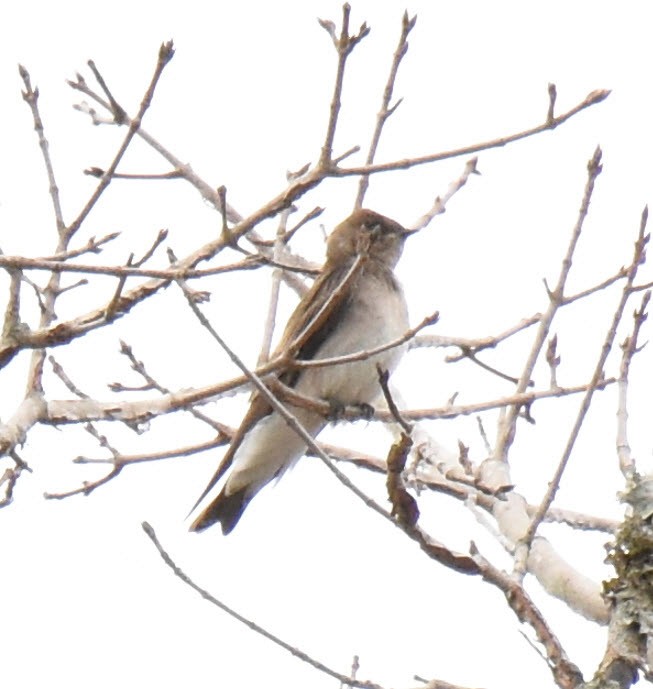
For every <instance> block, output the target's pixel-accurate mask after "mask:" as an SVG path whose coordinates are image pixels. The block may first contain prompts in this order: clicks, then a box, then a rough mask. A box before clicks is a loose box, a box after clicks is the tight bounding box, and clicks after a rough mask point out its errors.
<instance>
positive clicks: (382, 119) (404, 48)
mask: <svg viewBox="0 0 653 689" xmlns="http://www.w3.org/2000/svg"><path fill="white" fill-rule="evenodd" d="M416 21H417V17H409V16H408V12H404V16H403V19H402V22H401V34H400V35H399V43H398V45H397V48H396V50H395V53H394V55H393V57H392V64H391V65H390V73H389V74H388V80H387V82H386V85H385V89H384V90H383V97H382V99H381V107H380V109H379V112H378V113H377V115H376V126H375V127H374V132H373V133H372V140H371V141H370V146H369V149H368V151H367V157H366V159H365V164H366V165H371V164H372V163H373V162H374V158H375V157H376V150H377V148H378V146H379V141H380V140H381V133H382V132H383V127H384V125H385V123H386V121H387V119H388V118H389V117H390V116H391V115H392V114H393V113H394V112H395V111H396V110H397V108H398V107H399V104H400V103H401V99H399V100H398V101H397V102H396V103H395V104H394V105H393V106H392V107H390V101H391V100H392V93H393V91H394V87H395V81H396V79H397V73H398V72H399V65H400V64H401V61H402V60H403V58H404V55H405V54H406V53H407V52H408V34H409V33H410V32H411V31H412V30H413V28H414V26H415V22H416ZM369 183H370V177H369V175H361V178H360V179H359V180H358V194H357V195H356V201H355V202H354V209H356V208H361V207H362V206H363V199H364V198H365V193H366V192H367V187H368V186H369Z"/></svg>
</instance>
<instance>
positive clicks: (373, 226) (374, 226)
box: [363, 220, 381, 232]
mask: <svg viewBox="0 0 653 689" xmlns="http://www.w3.org/2000/svg"><path fill="white" fill-rule="evenodd" d="M363 229H365V230H369V231H370V232H378V231H379V230H380V229H381V223H378V222H374V221H373V220H367V221H366V222H364V223H363Z"/></svg>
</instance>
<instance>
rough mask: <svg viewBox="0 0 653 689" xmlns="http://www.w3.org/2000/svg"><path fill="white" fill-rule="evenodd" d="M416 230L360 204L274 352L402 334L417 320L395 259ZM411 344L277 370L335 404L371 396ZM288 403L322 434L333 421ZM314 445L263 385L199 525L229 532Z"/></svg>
mask: <svg viewBox="0 0 653 689" xmlns="http://www.w3.org/2000/svg"><path fill="white" fill-rule="evenodd" d="M408 234H410V233H409V232H408V231H407V230H405V229H404V228H403V227H402V226H401V225H399V223H396V222H395V221H394V220H390V219H389V218H386V217H384V216H383V215H379V214H378V213H375V212H374V211H371V210H365V209H363V210H357V211H355V212H354V213H353V214H352V215H351V216H350V217H349V218H347V220H345V221H344V222H342V223H341V224H340V225H338V227H336V228H335V230H334V231H333V232H332V233H331V235H330V236H329V239H328V242H327V260H326V263H325V265H324V268H323V269H322V271H321V273H320V275H319V276H318V277H317V279H316V280H315V282H314V283H313V286H312V287H311V289H310V290H309V291H308V292H307V293H306V295H305V296H304V298H303V299H302V300H301V301H300V302H299V304H298V305H297V308H296V309H295V311H294V312H293V314H292V316H291V317H290V319H289V321H288V325H287V326H286V329H285V331H284V334H283V336H282V338H281V341H280V343H279V346H278V347H277V349H276V352H275V353H276V354H281V353H286V354H289V355H290V356H291V357H294V358H295V359H308V360H310V359H326V358H330V357H337V356H343V355H346V354H352V353H354V352H360V351H362V350H369V349H372V348H375V347H379V346H381V345H384V344H387V343H389V342H392V341H393V340H395V339H397V338H400V337H401V336H402V335H403V334H404V333H405V332H406V331H407V330H408V314H407V309H406V301H405V299H404V294H403V290H402V289H401V285H400V284H399V282H398V281H397V278H396V277H395V275H394V273H393V268H394V267H395V265H396V263H397V261H398V260H399V257H400V256H401V252H402V250H403V246H404V239H405V238H406V237H407V236H408ZM352 269H353V270H352ZM330 297H331V299H330ZM325 305H326V308H324V307H325ZM404 349H405V347H401V346H400V347H395V348H393V349H390V350H386V351H384V352H382V353H379V354H377V355H375V356H373V357H371V358H368V359H365V360H362V361H356V362H348V363H343V364H336V365H332V366H324V367H316V368H305V369H292V368H290V369H288V370H285V371H283V372H282V373H280V374H278V379H279V380H280V381H281V382H283V383H284V384H285V385H287V386H290V387H292V388H294V389H295V390H296V391H297V392H298V393H300V394H302V395H304V396H307V397H313V398H319V399H323V400H328V401H329V402H331V403H332V404H334V405H336V406H339V405H351V404H354V405H355V404H369V403H370V402H372V401H374V400H375V399H376V397H378V395H379V393H380V386H379V375H378V371H377V368H376V365H377V364H380V365H381V366H382V367H383V368H384V369H386V370H388V371H390V372H391V371H392V370H393V369H394V368H395V367H396V365H397V364H398V362H399V359H400V358H401V355H402V354H403V351H404ZM288 408H289V410H290V411H291V412H292V413H293V414H294V415H295V416H296V418H297V420H298V421H299V422H300V423H301V424H302V425H303V426H304V428H305V429H306V430H307V431H308V432H309V433H310V434H311V435H312V436H313V437H315V436H317V435H318V433H320V431H321V430H322V429H323V428H324V427H325V426H326V424H327V423H328V421H327V419H325V418H324V417H323V416H322V415H320V414H317V413H316V412H314V411H310V410H308V409H305V408H301V407H296V406H292V405H288ZM305 451H306V443H305V442H304V441H303V440H302V439H301V438H300V437H299V435H297V433H295V431H294V430H293V429H292V428H290V427H289V426H288V425H287V424H286V422H285V420H284V419H283V417H282V416H281V415H280V414H279V413H278V412H276V411H274V410H273V409H272V407H271V406H270V404H269V402H268V401H267V400H266V399H265V398H264V397H263V396H262V395H261V394H260V393H259V392H255V393H254V395H253V396H252V400H251V404H250V407H249V410H248V411H247V413H246V415H245V418H244V419H243V421H242V423H241V425H240V428H239V429H238V430H237V431H236V433H235V434H234V437H233V439H232V441H231V445H230V446H229V449H228V450H227V452H226V453H225V456H224V458H223V460H222V462H221V464H220V466H219V467H218V470H217V471H216V473H215V474H214V476H213V478H212V479H211V481H210V482H209V485H208V486H207V488H206V489H205V491H204V493H202V495H201V496H200V498H199V500H198V502H197V504H199V503H200V502H201V501H202V500H203V499H204V497H205V496H206V495H207V494H208V493H209V491H210V490H211V489H212V488H213V486H215V484H216V483H217V482H218V481H219V480H220V478H221V477H222V476H223V474H224V473H225V471H226V470H227V469H228V468H229V467H230V466H231V467H232V468H231V472H230V474H229V476H228V477H227V480H226V481H225V483H224V485H223V487H222V490H221V491H220V493H219V494H218V496H217V497H216V498H215V499H214V500H213V501H212V502H211V503H210V504H209V505H208V506H207V507H205V508H204V510H203V511H202V512H201V513H200V515H199V516H198V517H197V518H196V519H195V521H194V522H193V523H192V524H191V527H190V530H191V531H202V530H204V529H206V528H207V527H209V526H211V525H212V524H215V523H216V522H220V525H221V526H222V532H223V533H225V534H228V533H229V532H230V531H231V530H232V529H233V528H234V527H235V526H236V524H237V523H238V520H239V519H240V518H241V516H242V514H243V512H244V510H245V508H246V507H247V505H248V504H249V501H250V500H251V499H252V498H253V497H254V496H255V495H256V493H258V491H259V490H260V489H261V488H263V486H265V485H266V484H267V483H269V482H270V481H271V480H272V479H273V478H275V477H279V476H281V475H282V474H283V473H284V472H285V471H286V470H287V469H288V468H290V467H291V466H292V465H293V464H294V463H295V462H296V461H297V460H298V459H299V458H300V457H301V456H302V455H303V454H304V452H305Z"/></svg>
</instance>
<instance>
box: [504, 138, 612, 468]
mask: <svg viewBox="0 0 653 689" xmlns="http://www.w3.org/2000/svg"><path fill="white" fill-rule="evenodd" d="M599 174H601V149H600V148H599V147H597V148H596V150H595V151H594V155H593V156H592V158H591V160H590V161H589V163H588V166H587V182H586V184H585V191H584V193H583V200H582V202H581V206H580V210H579V213H578V219H577V221H576V224H575V225H574V228H573V231H572V234H571V238H570V241H569V246H568V247H567V252H566V254H565V256H564V258H563V260H562V265H561V267H560V274H559V276H558V281H557V283H556V286H555V288H554V289H553V290H551V291H549V306H548V308H547V310H546V312H545V313H544V314H543V316H542V318H541V319H540V322H539V327H538V330H537V334H536V335H535V341H534V342H533V346H532V348H531V350H530V353H529V355H528V358H527V360H526V363H525V364H524V368H523V371H522V373H521V376H520V378H519V382H518V383H517V389H516V393H517V394H519V393H522V392H524V391H525V390H526V388H527V387H528V384H529V382H530V380H531V376H532V375H533V369H534V368H535V363H536V362H537V359H538V357H539V355H540V352H541V350H542V347H543V346H544V342H545V341H546V338H547V336H548V333H549V328H550V327H551V323H552V321H553V319H554V317H555V315H556V313H557V312H558V309H559V308H560V304H561V302H562V299H563V297H564V290H565V286H566V284H567V277H568V276H569V271H570V269H571V264H572V258H573V255H574V252H575V250H576V246H577V245H578V240H579V238H580V234H581V231H582V229H583V224H584V222H585V218H586V217H587V213H588V210H589V204H590V200H591V198H592V192H593V191H594V183H595V182H596V178H597V177H598V176H599ZM519 410H520V407H518V406H516V405H515V406H511V407H509V408H508V409H507V410H506V413H505V415H504V418H503V419H502V421H501V423H500V427H499V432H498V439H497V443H496V445H495V458H496V459H498V460H499V461H503V462H507V460H508V452H509V450H510V446H511V445H512V443H513V440H514V437H515V428H516V423H517V417H518V414H519Z"/></svg>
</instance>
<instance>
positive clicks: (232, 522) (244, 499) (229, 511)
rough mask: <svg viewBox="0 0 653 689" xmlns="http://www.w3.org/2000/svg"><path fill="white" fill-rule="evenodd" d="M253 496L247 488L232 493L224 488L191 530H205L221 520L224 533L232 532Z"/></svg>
mask: <svg viewBox="0 0 653 689" xmlns="http://www.w3.org/2000/svg"><path fill="white" fill-rule="evenodd" d="M251 497H252V496H248V495H247V491H246V489H245V488H243V489H241V490H239V491H236V492H235V493H233V494H232V495H226V494H225V490H224V488H223V489H222V490H221V491H220V494H219V495H218V497H217V498H215V499H214V500H212V501H211V503H210V504H209V505H207V507H205V508H204V509H203V510H202V512H201V513H200V514H199V516H198V517H197V518H196V519H195V521H194V522H193V523H192V524H191V525H190V531H197V532H199V531H204V529H207V528H208V527H209V526H212V525H213V524H215V523H216V522H220V526H221V528H222V533H223V534H225V535H226V534H228V533H231V531H233V529H234V527H235V526H236V524H238V520H239V519H240V518H241V517H242V516H243V512H244V511H245V508H246V507H247V505H248V504H249V501H250V500H251Z"/></svg>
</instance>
